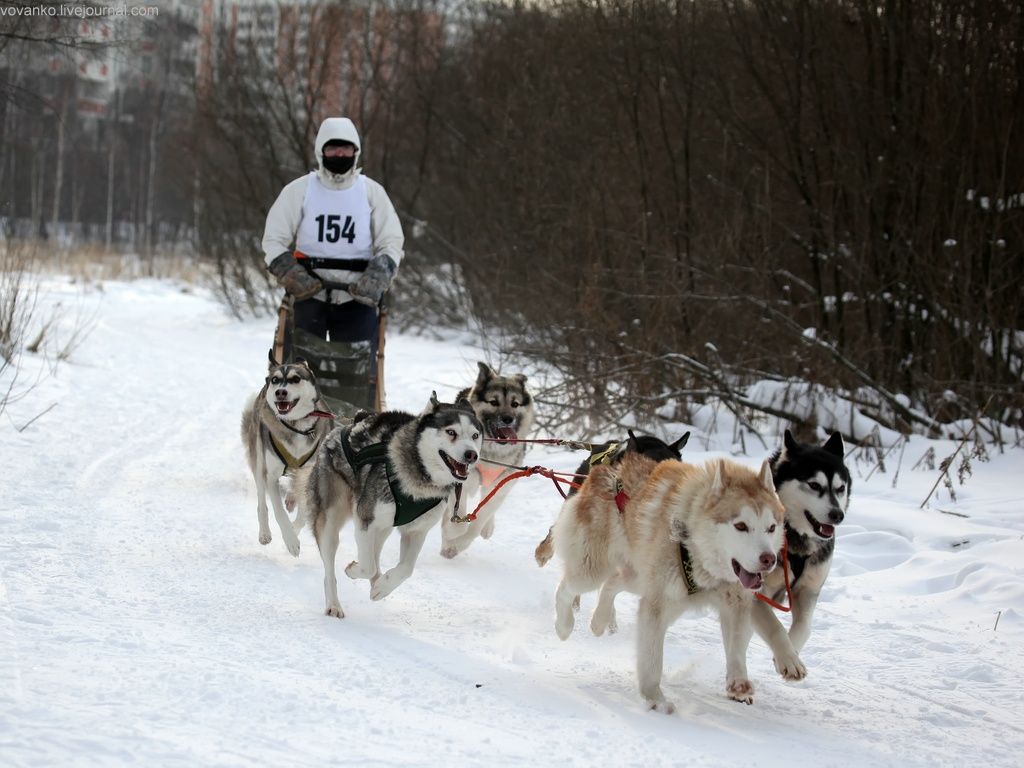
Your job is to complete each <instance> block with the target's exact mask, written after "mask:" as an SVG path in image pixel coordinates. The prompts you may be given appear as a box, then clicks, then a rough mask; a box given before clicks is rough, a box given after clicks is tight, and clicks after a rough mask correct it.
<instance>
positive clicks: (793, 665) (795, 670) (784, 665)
mask: <svg viewBox="0 0 1024 768" xmlns="http://www.w3.org/2000/svg"><path fill="white" fill-rule="evenodd" d="M773 661H774V662H775V671H776V672H778V673H779V674H780V675H782V679H783V680H789V681H791V682H796V681H797V680H803V679H804V678H805V677H807V667H805V666H804V663H803V662H802V661H800V657H799V656H797V655H796V654H793V655H792V656H788V657H784V658H782V659H779V658H778V657H775V659H773Z"/></svg>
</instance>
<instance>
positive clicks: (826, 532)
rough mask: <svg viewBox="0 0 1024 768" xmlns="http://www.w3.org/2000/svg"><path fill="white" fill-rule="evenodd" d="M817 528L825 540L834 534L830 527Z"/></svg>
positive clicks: (820, 526)
mask: <svg viewBox="0 0 1024 768" xmlns="http://www.w3.org/2000/svg"><path fill="white" fill-rule="evenodd" d="M818 528H819V529H820V530H821V535H822V536H824V537H826V538H828V537H829V536H831V535H832V534H834V533H835V532H836V529H835V527H834V526H831V525H819V526H818Z"/></svg>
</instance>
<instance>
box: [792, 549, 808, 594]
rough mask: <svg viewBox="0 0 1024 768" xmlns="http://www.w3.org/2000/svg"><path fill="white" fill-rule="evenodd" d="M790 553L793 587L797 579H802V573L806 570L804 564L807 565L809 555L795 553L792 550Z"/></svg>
mask: <svg viewBox="0 0 1024 768" xmlns="http://www.w3.org/2000/svg"><path fill="white" fill-rule="evenodd" d="M788 555H789V573H790V577H789V586H790V587H791V588H792V587H794V586H796V583H797V581H799V579H800V574H802V573H803V572H804V566H806V565H807V555H794V554H793V552H792V551H790V552H789V553H788Z"/></svg>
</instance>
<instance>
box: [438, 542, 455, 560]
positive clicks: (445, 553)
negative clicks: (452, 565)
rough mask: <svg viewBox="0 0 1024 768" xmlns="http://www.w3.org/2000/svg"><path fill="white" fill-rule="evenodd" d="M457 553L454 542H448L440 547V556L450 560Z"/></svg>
mask: <svg viewBox="0 0 1024 768" xmlns="http://www.w3.org/2000/svg"><path fill="white" fill-rule="evenodd" d="M457 554H459V548H458V547H456V546H455V545H454V544H449V545H448V546H447V547H441V557H444V558H447V559H448V560H451V559H452V558H453V557H455V556H456V555H457Z"/></svg>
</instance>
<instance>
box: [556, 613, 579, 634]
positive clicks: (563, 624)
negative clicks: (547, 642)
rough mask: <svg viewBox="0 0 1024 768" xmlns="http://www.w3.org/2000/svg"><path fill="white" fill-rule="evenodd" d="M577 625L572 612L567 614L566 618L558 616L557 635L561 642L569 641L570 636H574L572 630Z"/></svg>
mask: <svg viewBox="0 0 1024 768" xmlns="http://www.w3.org/2000/svg"><path fill="white" fill-rule="evenodd" d="M575 624H576V619H575V618H573V615H572V613H571V612H566V615H564V616H561V615H559V616H557V617H556V618H555V633H556V634H557V635H558V638H559V639H560V640H568V639H569V635H571V634H572V628H573V626H575Z"/></svg>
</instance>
